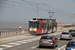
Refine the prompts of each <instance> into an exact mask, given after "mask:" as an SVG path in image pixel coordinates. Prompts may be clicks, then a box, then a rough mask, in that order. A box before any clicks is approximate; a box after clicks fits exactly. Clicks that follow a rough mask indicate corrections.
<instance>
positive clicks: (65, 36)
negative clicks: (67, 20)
mask: <svg viewBox="0 0 75 50" xmlns="http://www.w3.org/2000/svg"><path fill="white" fill-rule="evenodd" d="M61 39H70V40H72V35H71V34H70V32H62V33H61V34H60V40H61Z"/></svg>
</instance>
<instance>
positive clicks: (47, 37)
mask: <svg viewBox="0 0 75 50" xmlns="http://www.w3.org/2000/svg"><path fill="white" fill-rule="evenodd" d="M41 39H51V37H50V36H42V38H41Z"/></svg>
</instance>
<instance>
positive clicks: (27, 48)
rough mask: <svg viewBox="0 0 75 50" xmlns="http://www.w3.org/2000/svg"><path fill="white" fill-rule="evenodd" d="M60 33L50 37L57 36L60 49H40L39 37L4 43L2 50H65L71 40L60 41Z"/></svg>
mask: <svg viewBox="0 0 75 50" xmlns="http://www.w3.org/2000/svg"><path fill="white" fill-rule="evenodd" d="M60 33H61V32H58V33H53V34H48V35H55V36H56V37H57V38H58V47H56V48H52V47H42V48H40V47H39V39H40V37H41V36H38V37H36V38H31V39H27V40H24V39H23V40H19V41H14V42H9V43H4V44H1V45H0V49H1V50H64V49H65V47H66V44H67V43H68V42H69V41H70V40H65V39H63V40H60ZM72 40H75V37H72Z"/></svg>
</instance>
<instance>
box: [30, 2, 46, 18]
mask: <svg viewBox="0 0 75 50" xmlns="http://www.w3.org/2000/svg"><path fill="white" fill-rule="evenodd" d="M44 5H45V4H43V5H42V7H43V6H44ZM30 6H31V7H32V8H33V11H36V19H38V11H40V10H41V9H42V7H40V8H38V3H36V9H35V8H34V7H33V5H32V4H30Z"/></svg>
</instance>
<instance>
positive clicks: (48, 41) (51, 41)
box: [39, 35, 58, 48]
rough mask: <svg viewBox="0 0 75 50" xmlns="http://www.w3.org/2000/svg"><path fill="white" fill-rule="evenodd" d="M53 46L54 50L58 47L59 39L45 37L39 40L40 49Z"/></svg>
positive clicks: (50, 36) (52, 36)
mask: <svg viewBox="0 0 75 50" xmlns="http://www.w3.org/2000/svg"><path fill="white" fill-rule="evenodd" d="M42 46H52V47H53V48H55V47H57V46H58V38H56V37H55V36H54V35H43V36H42V37H41V38H40V40H39V47H42Z"/></svg>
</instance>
